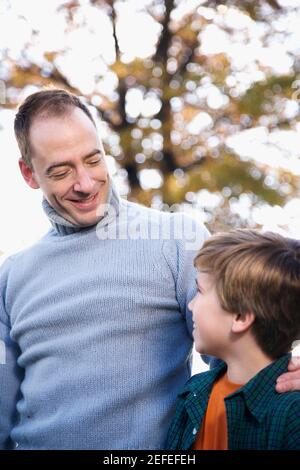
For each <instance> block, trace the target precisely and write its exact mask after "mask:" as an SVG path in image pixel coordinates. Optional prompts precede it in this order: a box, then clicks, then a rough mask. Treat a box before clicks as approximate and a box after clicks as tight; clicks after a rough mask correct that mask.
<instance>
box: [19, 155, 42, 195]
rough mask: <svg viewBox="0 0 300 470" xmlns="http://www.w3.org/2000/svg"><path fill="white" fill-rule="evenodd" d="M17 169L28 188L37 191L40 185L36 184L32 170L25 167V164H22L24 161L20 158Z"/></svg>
mask: <svg viewBox="0 0 300 470" xmlns="http://www.w3.org/2000/svg"><path fill="white" fill-rule="evenodd" d="M19 168H20V171H21V173H22V176H23V178H24V180H25V181H26V183H27V184H28V186H30V187H31V188H33V189H38V188H39V187H40V185H39V184H38V183H37V181H36V179H35V177H34V173H33V170H32V169H31V168H30V167H29V166H28V165H26V163H25V162H24V160H22V158H20V160H19Z"/></svg>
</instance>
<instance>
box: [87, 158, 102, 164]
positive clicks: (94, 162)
mask: <svg viewBox="0 0 300 470" xmlns="http://www.w3.org/2000/svg"><path fill="white" fill-rule="evenodd" d="M100 161H101V159H100V158H98V159H97V160H92V161H91V162H89V164H90V165H97V163H100Z"/></svg>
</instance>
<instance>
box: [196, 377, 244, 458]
mask: <svg viewBox="0 0 300 470" xmlns="http://www.w3.org/2000/svg"><path fill="white" fill-rule="evenodd" d="M240 387H242V385H239V384H233V383H231V382H229V380H228V377H227V374H225V375H223V376H222V377H221V378H220V379H219V380H218V381H217V382H215V384H214V386H213V388H212V392H211V395H210V398H209V402H208V406H207V410H206V413H205V416H204V418H203V422H202V426H201V429H200V431H199V432H198V434H197V436H196V441H195V442H194V445H193V447H192V449H193V450H228V437H227V417H226V407H225V401H224V398H225V397H227V396H228V395H230V394H231V393H233V392H235V391H236V390H238V389H239V388H240Z"/></svg>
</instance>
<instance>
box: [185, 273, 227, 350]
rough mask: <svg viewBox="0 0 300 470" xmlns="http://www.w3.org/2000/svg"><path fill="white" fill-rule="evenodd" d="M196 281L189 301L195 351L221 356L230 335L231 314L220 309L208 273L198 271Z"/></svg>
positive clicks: (212, 281)
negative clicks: (195, 290) (195, 292)
mask: <svg viewBox="0 0 300 470" xmlns="http://www.w3.org/2000/svg"><path fill="white" fill-rule="evenodd" d="M196 282H197V294H196V295H195V297H194V298H193V300H192V301H191V302H190V303H189V309H190V310H191V311H192V313H193V322H194V330H193V336H194V340H195V348H196V351H198V352H199V353H202V354H211V355H213V356H217V357H219V358H223V353H224V352H225V350H226V345H228V343H229V341H230V337H231V327H232V320H233V315H232V314H231V313H229V312H227V311H225V310H223V309H222V307H221V305H220V301H219V299H218V296H217V292H216V289H215V283H214V278H213V277H212V276H211V275H210V274H206V273H198V275H197V279H196Z"/></svg>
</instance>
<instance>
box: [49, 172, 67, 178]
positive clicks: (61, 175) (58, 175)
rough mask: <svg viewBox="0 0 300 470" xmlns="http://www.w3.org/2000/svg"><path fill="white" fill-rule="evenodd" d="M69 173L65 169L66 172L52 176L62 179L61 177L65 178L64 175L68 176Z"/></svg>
mask: <svg viewBox="0 0 300 470" xmlns="http://www.w3.org/2000/svg"><path fill="white" fill-rule="evenodd" d="M67 174H68V172H67V171H65V172H64V173H57V174H55V175H52V176H53V178H55V179H60V178H63V177H64V176H66V175H67Z"/></svg>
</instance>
